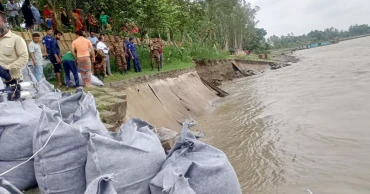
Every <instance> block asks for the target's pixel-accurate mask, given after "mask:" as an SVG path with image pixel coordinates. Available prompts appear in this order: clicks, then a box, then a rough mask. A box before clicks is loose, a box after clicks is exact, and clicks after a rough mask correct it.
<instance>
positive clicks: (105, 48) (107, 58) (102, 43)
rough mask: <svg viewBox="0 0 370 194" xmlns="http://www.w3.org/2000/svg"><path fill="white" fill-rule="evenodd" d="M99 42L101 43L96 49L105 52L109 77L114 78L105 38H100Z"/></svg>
mask: <svg viewBox="0 0 370 194" xmlns="http://www.w3.org/2000/svg"><path fill="white" fill-rule="evenodd" d="M98 40H99V42H98V44H97V45H96V49H98V50H102V51H103V52H104V54H105V60H106V68H107V75H110V76H113V75H112V72H111V71H110V59H109V48H108V47H107V45H106V44H105V43H104V36H100V37H99V39H98Z"/></svg>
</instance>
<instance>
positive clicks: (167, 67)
mask: <svg viewBox="0 0 370 194" xmlns="http://www.w3.org/2000/svg"><path fill="white" fill-rule="evenodd" d="M132 66H133V65H132V64H131V72H129V73H128V74H123V75H121V74H120V73H118V72H114V73H113V76H109V77H107V78H106V79H105V82H114V81H119V80H125V79H131V78H137V77H143V76H146V75H154V74H157V73H158V70H156V69H154V71H152V69H151V67H146V66H144V68H143V69H142V72H139V73H135V72H134V70H133V67H132ZM194 66H195V64H194V63H193V62H181V61H180V62H172V63H170V64H163V68H162V69H161V71H160V72H168V71H173V70H180V69H186V68H189V67H194Z"/></svg>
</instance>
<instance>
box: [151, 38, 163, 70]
mask: <svg viewBox="0 0 370 194" xmlns="http://www.w3.org/2000/svg"><path fill="white" fill-rule="evenodd" d="M160 49H161V45H160V44H159V43H158V42H153V43H152V44H150V59H151V62H152V68H153V65H154V64H157V68H159V67H160V58H159V50H160Z"/></svg>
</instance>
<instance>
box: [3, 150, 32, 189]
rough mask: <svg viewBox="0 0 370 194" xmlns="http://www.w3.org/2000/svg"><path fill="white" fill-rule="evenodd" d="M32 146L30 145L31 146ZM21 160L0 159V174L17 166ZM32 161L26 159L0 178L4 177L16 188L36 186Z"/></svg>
mask: <svg viewBox="0 0 370 194" xmlns="http://www.w3.org/2000/svg"><path fill="white" fill-rule="evenodd" d="M31 147H32V146H31ZM22 162H23V161H17V160H13V161H0V174H2V173H4V172H6V171H7V170H9V169H11V168H13V167H15V166H17V165H18V164H20V163H22ZM33 166H34V161H33V160H31V161H28V162H27V163H24V164H22V165H20V166H18V167H17V168H15V169H13V170H12V171H10V172H8V173H6V174H5V175H3V176H0V178H4V179H6V180H7V181H9V182H10V183H11V184H13V185H14V186H15V187H16V188H17V189H19V190H24V189H30V188H33V187H35V186H37V182H36V177H35V170H34V167H33Z"/></svg>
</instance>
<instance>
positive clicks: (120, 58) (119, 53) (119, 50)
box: [112, 35, 127, 74]
mask: <svg viewBox="0 0 370 194" xmlns="http://www.w3.org/2000/svg"><path fill="white" fill-rule="evenodd" d="M114 40H115V42H113V43H112V46H113V53H114V56H115V58H116V63H117V67H118V71H119V72H120V73H121V74H123V73H122V70H123V71H124V73H126V70H127V64H126V57H125V51H124V43H123V42H122V40H121V39H120V37H119V36H118V35H116V36H114Z"/></svg>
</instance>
